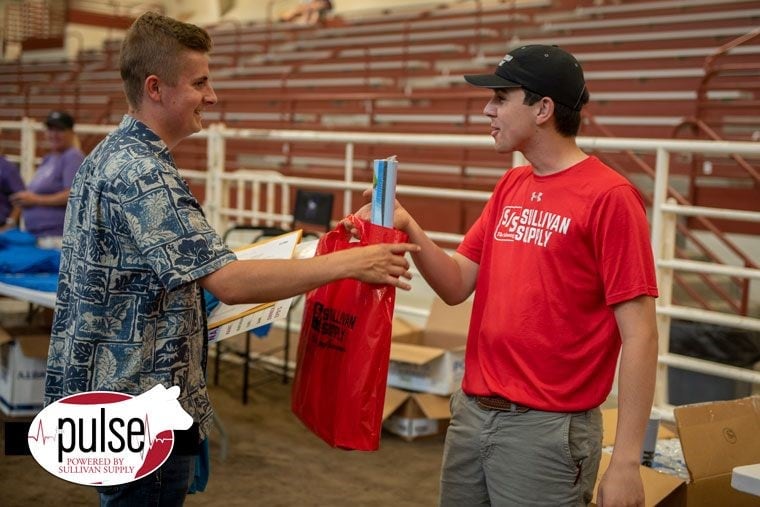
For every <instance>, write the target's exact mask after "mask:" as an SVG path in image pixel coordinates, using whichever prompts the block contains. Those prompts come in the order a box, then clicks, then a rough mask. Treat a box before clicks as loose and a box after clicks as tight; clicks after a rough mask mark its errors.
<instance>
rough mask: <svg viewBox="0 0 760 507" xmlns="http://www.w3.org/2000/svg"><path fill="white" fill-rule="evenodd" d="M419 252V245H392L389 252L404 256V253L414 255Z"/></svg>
mask: <svg viewBox="0 0 760 507" xmlns="http://www.w3.org/2000/svg"><path fill="white" fill-rule="evenodd" d="M420 250H421V248H420V246H419V245H415V244H414V243H393V244H392V245H391V252H393V253H395V254H405V253H406V252H411V253H416V252H419V251H420Z"/></svg>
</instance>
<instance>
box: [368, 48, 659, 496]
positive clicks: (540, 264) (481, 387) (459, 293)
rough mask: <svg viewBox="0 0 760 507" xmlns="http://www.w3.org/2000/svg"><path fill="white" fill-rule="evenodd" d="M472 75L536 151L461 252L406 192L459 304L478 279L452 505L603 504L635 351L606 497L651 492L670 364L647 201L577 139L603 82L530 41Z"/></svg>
mask: <svg viewBox="0 0 760 507" xmlns="http://www.w3.org/2000/svg"><path fill="white" fill-rule="evenodd" d="M465 79H466V80H467V82H469V83H470V84H472V85H475V86H478V87H483V88H489V89H491V90H492V93H493V96H492V98H491V100H490V101H489V102H488V103H487V104H486V106H485V109H484V111H483V112H484V114H485V115H486V116H487V117H488V118H489V120H490V129H491V136H492V137H493V139H494V141H495V147H496V151H497V152H498V153H503V154H509V153H512V152H514V151H520V152H521V153H522V154H523V155H524V156H525V158H526V159H527V161H528V163H527V164H526V165H524V166H520V167H514V168H512V169H510V170H508V171H507V172H506V173H505V174H504V175H503V176H502V177H501V179H500V180H499V182H498V183H497V184H496V187H495V189H494V191H493V194H492V195H491V198H490V200H489V201H488V202H487V203H486V205H485V207H484V209H483V211H482V213H481V215H480V217H479V218H478V219H477V220H476V221H475V223H474V224H473V226H472V227H471V228H470V230H469V231H468V232H467V234H466V235H465V237H464V239H463V241H462V243H461V244H460V245H459V247H458V248H457V250H456V252H455V253H454V254H452V255H449V254H447V253H446V252H445V251H444V250H442V249H441V248H439V247H438V246H437V245H436V244H435V243H433V242H432V241H431V240H430V239H429V238H428V237H427V236H426V235H425V233H424V231H423V230H422V228H421V227H420V226H419V225H418V224H417V222H416V221H415V220H414V219H413V218H412V217H411V216H410V215H409V213H408V212H407V211H406V210H405V209H404V208H403V207H402V206H401V204H398V205H397V208H396V212H395V215H394V222H395V224H394V225H395V226H396V227H398V228H399V229H401V230H404V231H405V232H407V233H408V234H409V240H410V241H411V242H413V243H416V244H418V245H420V246H421V247H422V248H421V250H420V251H419V252H418V253H413V254H412V258H413V260H414V262H415V264H416V266H417V268H418V269H419V270H420V273H421V274H422V275H423V276H424V278H425V279H426V280H427V281H428V283H429V284H430V286H431V287H432V288H433V289H434V290H435V292H436V293H437V294H438V295H439V296H440V297H441V298H442V299H443V300H444V301H445V302H446V303H448V304H451V305H454V304H458V303H461V302H462V301H464V300H466V299H467V298H468V297H470V295H471V294H472V293H473V292H474V293H475V297H474V301H473V310H472V317H471V322H470V327H469V333H468V338H467V347H466V353H465V367H464V378H463V381H462V388H461V390H460V391H457V392H456V393H454V395H453V396H452V400H451V408H452V418H451V425H450V426H449V429H448V432H447V435H446V443H445V449H444V456H443V466H442V473H441V500H440V503H441V505H444V506H457V507H458V506H463V505H515V506H518V505H519V506H522V505H545V506H557V505H586V504H588V503H589V502H590V501H591V498H592V494H593V489H594V484H595V479H596V476H597V471H598V467H599V462H600V456H601V454H600V453H601V443H602V417H601V411H600V409H599V406H600V405H601V404H602V403H603V402H604V401H605V400H606V398H607V396H608V395H609V393H610V391H611V388H612V383H613V378H614V376H615V367H616V364H617V359H618V354H619V353H621V350H622V354H621V356H620V367H619V372H618V375H619V380H618V386H619V388H618V407H619V417H618V423H617V424H618V426H617V437H616V440H615V447H614V452H613V454H612V460H611V463H610V466H609V468H608V469H607V471H606V473H605V474H604V476H603V478H602V480H601V483H600V486H599V491H598V498H599V505H602V506H612V505H615V506H617V505H643V500H644V490H643V485H642V481H641V477H640V475H639V461H640V456H641V449H642V444H643V440H644V434H645V428H646V425H647V421H648V419H649V414H650V409H651V405H652V399H653V395H654V383H655V370H656V364H657V329H656V324H655V302H654V300H655V297H656V296H657V286H656V280H655V270H654V262H653V256H652V249H651V245H650V240H649V229H648V225H647V220H646V213H645V209H644V203H643V201H642V199H641V196H640V195H639V193H638V191H637V190H636V189H635V188H634V187H633V186H632V185H631V184H630V182H628V180H626V179H625V178H624V177H622V176H621V175H620V174H618V173H616V172H615V171H613V170H612V169H611V168H609V167H608V166H606V165H605V164H604V163H602V162H601V161H600V160H599V159H598V158H596V157H594V156H589V155H587V154H586V153H584V152H583V151H581V149H580V148H579V147H578V146H577V144H576V141H575V137H576V136H577V133H578V130H579V127H580V122H581V109H582V108H583V106H584V105H585V104H586V103H587V102H588V100H589V93H588V91H587V89H586V84H585V80H584V76H583V70H582V68H581V66H580V64H579V63H578V62H577V61H576V59H575V58H574V57H573V56H572V55H571V54H569V53H567V52H565V51H564V50H562V49H560V48H558V47H556V46H545V45H529V46H522V47H518V48H515V49H514V50H512V51H510V52H509V53H508V54H507V55H506V56H505V57H504V59H502V60H501V62H500V63H499V65H498V67H497V68H496V71H495V73H494V74H486V75H469V76H465ZM362 213H365V214H366V213H368V209H367V207H365V208H363V209H362V210H360V214H362ZM621 344H622V348H621Z"/></svg>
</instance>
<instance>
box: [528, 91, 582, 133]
mask: <svg viewBox="0 0 760 507" xmlns="http://www.w3.org/2000/svg"><path fill="white" fill-rule="evenodd" d="M523 91H524V92H525V100H523V103H524V104H525V105H528V106H531V105H533V104H535V103H536V102H538V101H539V100H541V99H542V98H543V96H542V95H539V94H538V93H534V92H532V91H530V90H526V89H525V88H523ZM588 100H589V93H588V91H587V90H585V89H584V90H583V94H582V95H581V99H580V102H579V106H580V108H579V109H578V111H575V110H573V109H572V108H570V107H567V106H566V105H564V104H560V103H559V102H554V128H555V129H556V130H557V132H558V133H559V134H560V135H561V136H563V137H575V136H577V135H578V131H579V130H580V128H581V111H580V110H581V109H582V108H583V106H585V105H586V104H587V103H588Z"/></svg>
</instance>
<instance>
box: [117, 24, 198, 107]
mask: <svg viewBox="0 0 760 507" xmlns="http://www.w3.org/2000/svg"><path fill="white" fill-rule="evenodd" d="M211 46H212V43H211V37H210V36H209V34H208V32H206V30H204V29H203V28H200V27H198V26H195V25H191V24H189V23H183V22H181V21H177V20H176V19H172V18H169V17H167V16H162V15H161V14H157V13H155V12H146V13H145V14H143V15H142V16H140V17H139V18H137V19H136V20H135V22H134V23H132V26H131V27H130V28H129V30H127V33H126V35H125V36H124V41H123V42H122V44H121V55H120V56H119V69H120V71H121V79H122V81H123V82H124V93H125V94H126V96H127V102H128V103H129V106H130V108H132V109H138V108H139V106H140V103H141V102H142V95H143V84H144V83H145V79H146V78H147V77H148V76H150V75H156V76H158V77H160V78H161V79H163V80H164V81H166V82H167V83H169V85H175V84H176V82H177V81H176V80H177V76H178V74H179V73H180V68H179V65H180V63H181V58H180V55H181V53H182V52H183V51H188V50H190V51H198V52H202V53H208V52H209V51H211Z"/></svg>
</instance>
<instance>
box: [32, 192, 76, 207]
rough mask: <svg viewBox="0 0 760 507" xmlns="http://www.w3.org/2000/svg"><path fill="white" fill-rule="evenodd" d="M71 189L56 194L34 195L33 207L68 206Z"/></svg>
mask: <svg viewBox="0 0 760 507" xmlns="http://www.w3.org/2000/svg"><path fill="white" fill-rule="evenodd" d="M69 193H70V191H69V189H65V190H61V191H60V192H56V193H54V194H33V195H34V199H33V202H32V203H31V205H32V206H66V203H67V202H68V200H69Z"/></svg>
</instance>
